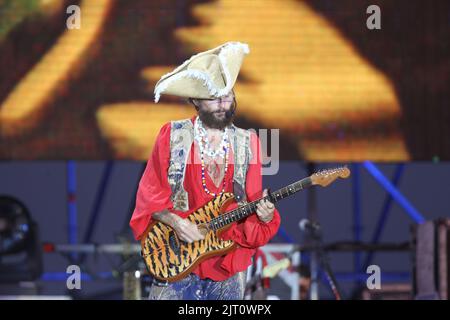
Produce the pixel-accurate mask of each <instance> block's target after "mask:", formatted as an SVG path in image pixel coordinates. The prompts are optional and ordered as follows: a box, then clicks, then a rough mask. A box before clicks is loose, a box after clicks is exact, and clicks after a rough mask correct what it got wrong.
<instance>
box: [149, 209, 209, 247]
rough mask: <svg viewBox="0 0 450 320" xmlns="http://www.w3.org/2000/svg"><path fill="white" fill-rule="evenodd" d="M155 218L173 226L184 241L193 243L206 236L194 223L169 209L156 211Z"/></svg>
mask: <svg viewBox="0 0 450 320" xmlns="http://www.w3.org/2000/svg"><path fill="white" fill-rule="evenodd" d="M153 219H155V220H158V221H161V222H162V223H165V224H167V225H168V226H170V227H172V228H173V229H174V230H175V232H176V233H177V235H178V238H180V240H182V241H184V242H188V243H192V242H194V241H198V240H202V239H203V238H204V236H203V235H202V234H201V233H200V231H198V228H197V226H196V225H195V224H194V223H192V222H190V221H189V220H187V219H183V218H181V217H180V216H178V215H176V214H174V213H172V212H170V211H169V210H167V209H166V210H164V211H161V212H155V213H154V214H153Z"/></svg>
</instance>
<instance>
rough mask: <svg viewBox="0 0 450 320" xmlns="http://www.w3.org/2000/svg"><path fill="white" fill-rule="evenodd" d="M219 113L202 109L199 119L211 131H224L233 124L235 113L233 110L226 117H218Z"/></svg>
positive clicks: (226, 113) (227, 112)
mask: <svg viewBox="0 0 450 320" xmlns="http://www.w3.org/2000/svg"><path fill="white" fill-rule="evenodd" d="M217 113H218V112H217V111H216V112H209V111H205V110H202V109H201V108H200V110H199V111H198V117H199V118H200V120H201V121H202V122H203V123H204V124H205V125H206V126H207V127H209V128H211V129H219V130H223V129H225V127H227V126H229V125H230V124H231V123H232V122H233V118H234V112H233V111H232V110H229V111H226V112H225V115H224V117H221V116H218V115H217Z"/></svg>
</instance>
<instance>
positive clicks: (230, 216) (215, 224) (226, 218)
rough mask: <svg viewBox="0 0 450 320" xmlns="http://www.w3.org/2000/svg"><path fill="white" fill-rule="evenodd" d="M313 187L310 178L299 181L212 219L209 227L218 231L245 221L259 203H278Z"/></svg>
mask: <svg viewBox="0 0 450 320" xmlns="http://www.w3.org/2000/svg"><path fill="white" fill-rule="evenodd" d="M311 185H312V180H311V178H310V177H307V178H304V179H302V180H299V181H297V182H294V183H292V184H290V185H288V186H286V187H284V188H281V189H279V190H277V191H274V192H271V193H270V194H269V195H267V196H266V197H262V198H260V199H257V200H255V201H252V202H249V203H247V204H245V205H242V206H240V207H238V208H236V209H234V210H231V211H229V212H227V213H224V214H222V215H220V216H218V217H216V218H213V219H211V221H210V222H209V223H208V227H209V228H210V229H212V230H218V229H220V228H223V227H225V226H226V225H229V224H231V223H233V222H235V221H239V220H241V219H244V218H246V217H248V216H249V215H251V214H252V213H254V212H256V205H257V204H258V202H259V201H261V200H263V199H267V200H269V201H270V202H272V203H276V202H278V201H280V200H282V199H284V198H287V197H289V196H290V195H293V194H294V193H296V192H298V191H300V190H302V189H305V188H307V187H309V186H311Z"/></svg>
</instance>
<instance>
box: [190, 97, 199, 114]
mask: <svg viewBox="0 0 450 320" xmlns="http://www.w3.org/2000/svg"><path fill="white" fill-rule="evenodd" d="M189 100H190V101H191V103H192V104H193V105H194V107H195V110H197V111H198V109H199V106H198V101H197V100H196V99H192V98H189Z"/></svg>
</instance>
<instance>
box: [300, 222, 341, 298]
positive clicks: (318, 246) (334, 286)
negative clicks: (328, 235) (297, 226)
mask: <svg viewBox="0 0 450 320" xmlns="http://www.w3.org/2000/svg"><path fill="white" fill-rule="evenodd" d="M305 230H308V233H309V235H310V238H311V240H313V242H314V246H313V248H314V249H313V251H314V252H313V254H314V256H315V257H316V259H317V260H316V259H313V260H312V261H311V265H312V262H316V261H318V264H319V265H320V267H321V268H322V270H324V272H325V275H326V276H327V280H328V283H329V285H330V287H331V290H332V291H333V294H334V297H335V299H336V300H341V296H342V295H341V290H340V289H339V286H338V283H337V281H336V277H335V276H334V273H333V271H332V270H331V266H330V262H329V258H328V256H327V254H326V252H325V250H324V249H323V242H322V232H321V229H320V228H317V229H314V230H312V229H305ZM315 260H316V261H315ZM316 263H317V262H316ZM313 267H314V268H316V269H315V270H314V269H313ZM311 271H315V272H314V273H315V274H314V273H313V272H312V273H311V289H312V284H313V283H314V282H315V283H316V285H317V284H318V283H317V266H311ZM311 295H312V293H311Z"/></svg>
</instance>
